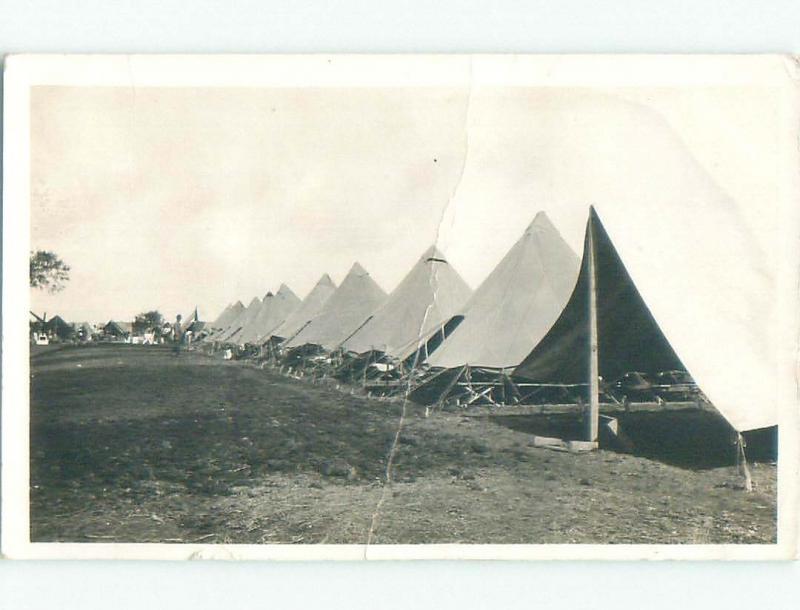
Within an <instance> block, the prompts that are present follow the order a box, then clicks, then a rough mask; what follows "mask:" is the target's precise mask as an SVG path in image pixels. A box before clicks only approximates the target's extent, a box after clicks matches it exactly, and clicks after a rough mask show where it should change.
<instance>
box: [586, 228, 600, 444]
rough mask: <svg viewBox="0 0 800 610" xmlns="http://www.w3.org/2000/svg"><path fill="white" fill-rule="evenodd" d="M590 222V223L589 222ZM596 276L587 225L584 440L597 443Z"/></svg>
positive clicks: (598, 414) (598, 416) (590, 234)
mask: <svg viewBox="0 0 800 610" xmlns="http://www.w3.org/2000/svg"><path fill="white" fill-rule="evenodd" d="M590 222H591V221H590ZM597 343H598V341H597V274H596V267H595V248H594V227H592V225H591V224H590V225H589V412H588V414H587V415H588V417H587V418H586V440H587V441H589V442H595V441H597V435H598V427H599V419H600V366H599V362H598V354H597Z"/></svg>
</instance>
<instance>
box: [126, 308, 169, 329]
mask: <svg viewBox="0 0 800 610" xmlns="http://www.w3.org/2000/svg"><path fill="white" fill-rule="evenodd" d="M163 323H164V316H162V315H161V312H159V311H155V310H153V311H146V312H144V313H140V314H138V315H137V316H136V318H135V319H134V321H133V332H134V333H143V332H147V331H156V332H158V331H159V329H160V328H161V325H162V324H163Z"/></svg>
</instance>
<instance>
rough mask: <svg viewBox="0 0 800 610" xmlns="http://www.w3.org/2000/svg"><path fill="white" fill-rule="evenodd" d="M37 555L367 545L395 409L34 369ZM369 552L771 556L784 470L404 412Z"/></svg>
mask: <svg viewBox="0 0 800 610" xmlns="http://www.w3.org/2000/svg"><path fill="white" fill-rule="evenodd" d="M31 397H32V404H31V485H32V487H31V537H32V540H34V541H77V542H89V541H98V542H100V541H102V542H112V541H114V542H208V543H223V542H224V543H323V542H324V543H364V542H366V540H367V537H368V532H369V529H370V526H371V524H372V522H373V515H374V513H375V510H376V507H377V505H378V502H379V500H380V498H381V496H382V495H383V494H384V481H383V479H384V475H385V470H386V464H387V458H388V454H389V451H390V448H391V447H392V445H393V440H394V436H395V433H396V430H397V425H398V421H399V416H400V412H401V408H402V405H401V404H400V403H396V402H382V401H377V400H369V399H366V398H364V397H362V396H358V395H351V394H350V393H349V391H347V390H344V389H342V388H340V389H337V388H336V387H335V386H334V385H332V384H316V385H315V384H311V383H310V382H308V381H298V380H295V379H291V378H286V377H282V376H280V375H277V374H276V373H274V372H271V371H267V370H263V371H262V370H258V369H255V368H252V367H249V366H246V365H243V364H241V363H236V362H223V361H221V360H217V359H211V358H206V357H204V356H201V355H199V354H196V353H183V354H182V355H181V356H180V357H175V356H173V355H172V354H171V353H170V352H169V351H168V350H164V349H160V348H145V347H140V346H121V345H118V346H98V347H80V348H66V349H62V350H58V351H54V352H47V353H42V354H39V355H36V356H35V357H34V358H33V360H32V379H31ZM405 421H406V424H405V426H404V428H403V430H402V432H401V434H400V436H399V442H398V443H397V445H396V453H395V458H394V467H393V472H392V477H393V483H392V484H391V486H390V487H389V488H388V490H387V493H386V494H385V496H384V502H383V504H382V505H381V511H380V514H379V515H378V518H377V520H376V528H375V531H374V537H373V542H375V543H448V542H450V543H453V542H460V543H570V542H574V543H700V544H706V543H770V542H774V541H775V539H776V523H775V515H776V469H775V467H774V466H772V465H769V464H756V465H754V466H752V472H753V477H754V480H755V482H756V484H757V490H756V491H755V492H754V493H752V494H746V493H744V492H742V491H740V490H738V489H736V486H737V483H738V479H737V477H736V474H735V472H734V470H733V469H732V468H713V469H706V470H701V471H694V470H689V469H685V468H678V467H675V466H670V465H666V464H663V463H661V462H658V461H653V460H648V459H645V458H641V457H635V456H631V455H622V454H616V453H612V452H608V451H598V452H594V453H590V454H580V455H572V454H566V453H558V452H554V451H549V450H546V449H541V448H534V447H533V446H532V442H531V435H530V434H529V433H526V432H525V431H521V430H514V429H512V428H510V427H507V426H501V425H496V424H495V423H493V422H491V421H488V420H487V419H485V418H472V417H463V416H461V415H459V414H453V413H441V414H436V415H435V416H432V417H429V418H425V417H423V415H422V413H421V412H420V410H418V409H417V408H416V407H414V406H413V405H407V417H406V420H405Z"/></svg>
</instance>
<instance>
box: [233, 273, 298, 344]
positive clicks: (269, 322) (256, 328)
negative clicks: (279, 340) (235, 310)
mask: <svg viewBox="0 0 800 610" xmlns="http://www.w3.org/2000/svg"><path fill="white" fill-rule="evenodd" d="M298 305H300V299H299V298H297V295H296V294H295V293H294V292H292V289H291V288H289V287H288V286H287V285H286V284H281V286H280V288H279V289H278V292H276V293H275V294H274V295H272V294H268V295H267V296H266V297H264V300H263V301H262V304H261V309H259V311H258V314H257V315H256V316H255V318H254V319H253V320H252V321H251V322H250V323H249V324H248V325H247V326H246V327H245V328H244V329H242V332H241V334H240V336H239V342H240V343H255V342H257V341H258V340H260V339H261V338H262V337H263V338H265V339H266V338H269V336H270V335H271V334H272V331H273V330H275V328H276V327H277V326H279V325H280V324H281V323H283V322H284V321H285V320H286V318H287V317H288V316H289V314H291V313H292V311H294V310H295V309H296V308H297V307H298Z"/></svg>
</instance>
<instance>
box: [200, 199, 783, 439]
mask: <svg viewBox="0 0 800 610" xmlns="http://www.w3.org/2000/svg"><path fill="white" fill-rule="evenodd" d="M678 237H679V236H678ZM658 243H659V242H658V239H655V240H654V247H655V252H652V253H647V252H645V251H643V250H639V251H637V255H641V256H642V257H643V258H645V259H646V258H647V257H648V256H655V257H662V256H666V254H665V253H664V252H663V251H660V250H659V249H658V247H657V246H658ZM590 258H592V259H593V260H592V263H593V269H594V286H595V287H596V288H595V289H596V293H595V294H596V303H597V307H596V312H597V313H596V315H597V343H598V361H599V375H600V377H601V378H602V379H605V380H614V379H617V378H618V377H620V376H621V375H624V374H625V373H626V372H629V371H642V372H644V373H647V374H656V373H658V372H660V371H667V370H681V371H685V370H687V367H686V366H685V365H684V362H689V363H690V365H691V367H692V368H690V369H689V372H690V373H691V375H692V376H693V377H694V378H695V379H696V381H697V382H698V385H699V386H700V388H701V389H702V391H703V393H704V394H705V395H706V396H707V397H708V398H709V400H710V401H711V403H712V404H714V405H715V407H716V408H717V410H718V411H719V412H720V413H721V414H722V415H723V417H724V418H725V419H726V420H727V421H728V422H729V424H730V425H731V426H732V427H733V429H734V430H737V431H739V432H744V431H747V430H753V429H757V428H766V427H770V426H774V425H775V424H776V423H777V417H776V408H775V400H774V394H771V393H770V392H769V390H768V389H769V386H770V378H769V376H767V377H765V378H757V377H754V374H758V371H757V370H755V367H756V364H754V363H756V362H757V361H758V356H759V355H758V354H757V353H756V354H753V353H749V350H750V347H751V346H750V345H749V344H748V343H747V341H746V337H743V336H742V335H743V331H742V328H741V320H738V319H737V316H738V317H739V318H740V317H741V312H740V311H736V310H733V309H732V310H731V312H728V311H726V310H724V308H723V309H720V310H718V311H716V312H711V313H712V314H713V315H712V316H710V317H709V316H707V315H706V316H705V317H702V320H703V322H704V323H705V326H704V327H697V328H694V329H686V328H679V327H678V326H679V325H678V324H676V322H675V320H673V319H672V318H673V317H674V316H673V315H672V313H671V312H672V310H673V309H674V308H680V307H681V305H680V303H681V301H682V300H683V296H682V295H680V294H675V295H673V296H672V297H667V300H668V299H669V298H672V299H673V302H672V303H667V304H666V308H665V304H664V303H663V302H662V303H660V305H661V309H660V311H664V312H668V313H670V315H664V317H663V319H662V320H658V321H657V320H656V318H655V317H654V315H653V314H652V313H651V310H650V308H649V306H648V305H649V303H646V302H645V299H644V298H643V296H642V295H641V293H640V292H639V289H638V288H637V285H636V283H634V281H633V279H632V277H631V275H630V274H629V273H628V270H627V268H626V266H625V264H624V263H623V261H622V259H621V258H620V256H619V254H618V252H617V250H616V248H615V247H614V244H613V243H612V241H611V239H610V237H609V235H608V233H607V232H606V230H605V228H604V227H603V224H602V223H601V222H600V219H599V217H598V215H597V213H596V212H595V210H594V209H593V208H592V209H590V214H589V219H588V222H587V225H586V241H585V245H584V253H583V257H582V258H579V257H578V256H577V255H576V254H575V252H574V251H573V250H572V249H571V248H570V247H569V245H568V244H567V243H566V241H565V240H564V239H563V238H562V236H561V235H560V233H559V232H558V230H557V229H556V228H555V226H553V224H552V223H551V221H550V220H549V218H548V217H547V216H546V214H545V213H543V212H540V213H538V214H537V215H536V217H535V218H534V219H533V221H532V222H531V224H530V225H529V226H528V227H527V228H526V229H525V231H524V232H523V234H522V236H521V237H520V238H519V240H518V241H517V242H516V243H515V244H514V245H513V247H512V248H511V249H510V250H509V251H508V252H507V254H506V255H505V256H504V257H503V258H502V260H501V261H500V262H499V263H498V265H497V266H496V267H495V268H494V270H493V271H492V272H491V273H490V274H489V275H488V276H487V278H486V279H485V280H484V281H483V282H482V283H481V284H480V286H478V288H477V289H476V290H475V291H472V290H471V289H470V288H469V286H468V285H467V284H466V283H465V282H464V280H463V279H462V278H461V276H460V275H459V274H458V272H457V271H456V270H455V269H454V268H453V267H452V265H450V264H449V263H448V262H447V260H446V259H445V258H444V257H443V256H442V254H441V253H440V252H439V251H438V250H437V249H436V248H435V247H431V248H429V249H428V250H427V251H426V252H425V253H424V254H423V255H422V256H421V257H420V259H419V260H418V261H417V262H416V264H415V265H414V266H413V267H412V269H411V270H410V271H409V272H408V274H407V275H406V277H405V278H404V279H403V280H402V281H401V282H400V284H399V285H398V286H397V287H396V288H395V289H394V290H393V291H392V292H391V294H388V295H387V294H386V293H385V292H384V291H383V290H382V289H381V288H380V286H378V285H377V283H376V282H375V281H374V280H373V279H372V278H371V277H370V275H369V274H368V273H367V271H366V270H365V269H364V268H363V267H362V266H361V265H360V264H358V263H355V264H354V265H353V267H352V268H351V269H350V271H349V273H348V274H347V276H346V277H345V279H344V280H343V281H342V283H341V285H340V286H338V287H337V286H336V285H335V284H334V282H333V281H332V280H331V278H330V277H329V276H328V275H327V274H326V275H323V276H322V278H320V280H319V281H318V282H317V284H316V285H315V286H314V288H313V289H312V290H311V292H310V293H309V294H308V295H307V296H306V298H305V299H303V300H300V299H299V298H298V297H297V296H296V295H295V294H294V293H293V292H292V291H291V289H290V288H289V287H288V286H286V285H285V284H283V285H281V287H280V289H279V290H278V291H277V292H276V293H275V294H273V293H271V292H269V293H267V294H266V295H265V296H264V297H263V298H261V299H259V298H254V299H253V300H252V301H251V302H250V304H249V305H248V306H246V307H245V306H244V305H243V304H242V303H241V302H236V303H233V304H231V305H229V306H228V307H226V308H225V310H224V311H223V312H222V313H221V314H220V316H219V317H218V318H217V319H216V320H214V321H213V322H212V323H211V324H210V328H211V331H210V334H209V335H208V337H207V339H206V340H207V341H210V342H214V344H217V345H226V344H227V345H231V344H235V345H245V344H251V345H265V344H268V343H274V344H279V345H280V347H281V349H282V350H283V351H284V352H285V351H287V350H292V349H297V348H301V347H303V346H309V345H311V346H318V347H319V348H320V349H322V350H324V351H326V352H334V351H340V352H343V353H351V354H364V353H369V352H379V353H383V354H386V355H387V356H389V357H390V358H391V359H393V360H395V361H401V362H402V361H413V364H414V365H415V366H424V367H425V368H426V369H430V370H455V369H458V368H459V367H464V366H471V367H476V368H481V369H489V370H499V371H502V372H503V374H508V375H509V377H510V379H513V380H515V381H517V382H520V383H522V382H526V383H536V384H578V385H580V384H582V383H585V382H586V380H587V375H588V370H589V341H590V339H589V315H590V314H589V303H590V295H589V288H590V284H591V282H590V278H589V273H590V266H589V261H590ZM662 262H663V261H662ZM653 280H654V278H652V277H650V278H646V281H645V283H646V284H647V285H648V287H652V286H654V285H656V286H658V285H659V283H658V279H657V278H656V280H655V283H654V281H653ZM672 280H674V278H665V281H664V282H663V284H664V285H670V283H671V281H672ZM723 288H725V287H723ZM705 289H706V290H708V291H710V292H713V291H715V290H717V287H716V286H714V285H708V286H706V288H705ZM651 291H652V292H653V294H655V293H656V292H658V291H657V290H652V289H651ZM659 298H661V299H662V300H663V297H659ZM729 301H730V299H729ZM702 313H703V314H708V313H709V312H702ZM681 315H684V313H683V312H682V313H681ZM690 317H691V316H690ZM700 318H701V316H699V315H698V320H700ZM710 318H712V319H710ZM664 322H668V326H669V328H668V329H667V334H665V333H664V332H663V330H662V325H663V324H664ZM705 330H708V333H709V334H708V336H709V337H721V336H722V337H724V338H725V344H724V345H722V344H721V345H719V350H718V351H719V353H718V354H717V355H716V356H715V357H714V358H712V359H711V360H712V362H711V364H710V365H709V363H708V362H707V361H708V360H709V358H708V354H709V350H708V349H705V350H703V351H701V350H700V349H698V340H697V337H695V336H693V335H700V336H701V337H702V335H703V332H704V331H705ZM721 333H722V334H721ZM745 334H746V333H745ZM675 341H677V342H678V343H679V344H680V345H678V344H676V343H675ZM673 345H676V347H677V348H678V349H677V351H676V349H673ZM699 345H701V346H702V345H703V344H702V339H701V340H700V343H699ZM681 347H683V348H685V349H686V352H683V351H681ZM706 347H707V346H706ZM698 352H700V353H698ZM714 352H715V354H716V353H717V350H714ZM679 354H680V356H679ZM754 388H755V390H754ZM773 390H774V388H773ZM754 395H756V396H758V400H757V401H754V400H753V396H754Z"/></svg>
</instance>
